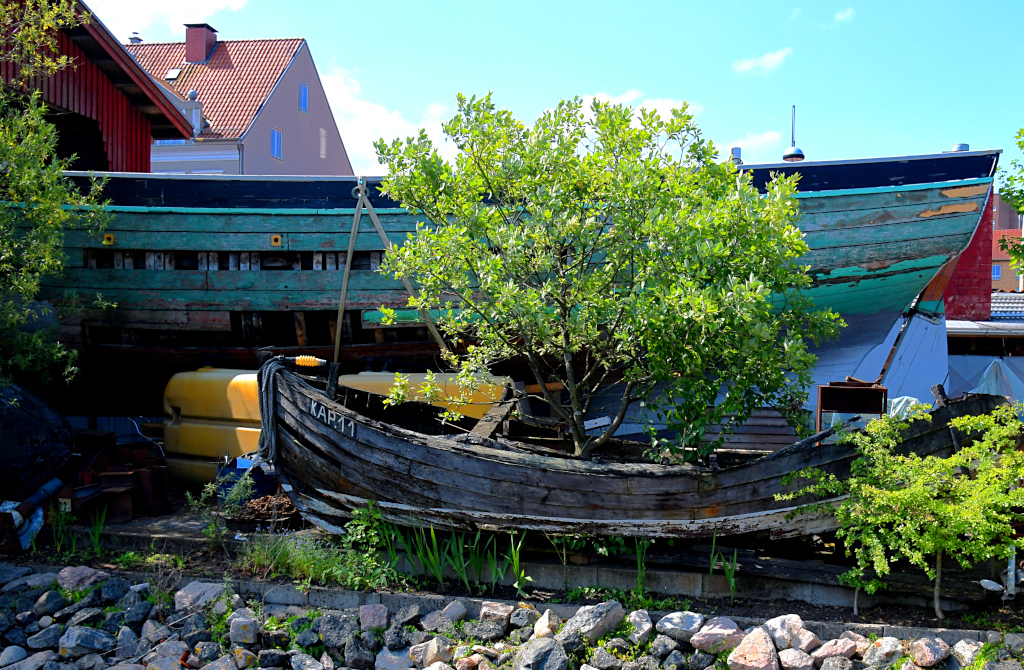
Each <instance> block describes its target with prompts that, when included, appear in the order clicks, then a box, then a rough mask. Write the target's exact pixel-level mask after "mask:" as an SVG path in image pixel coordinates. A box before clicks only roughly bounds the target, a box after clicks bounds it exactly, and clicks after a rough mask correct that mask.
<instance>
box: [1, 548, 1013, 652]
mask: <svg viewBox="0 0 1024 670" xmlns="http://www.w3.org/2000/svg"><path fill="white" fill-rule="evenodd" d="M0 567H4V566H0ZM4 576H6V577H10V578H11V579H12V581H9V582H8V583H7V584H6V585H4V587H3V590H2V591H0V669H2V670H145V668H147V667H148V668H149V669H150V670H249V669H250V668H266V669H267V670H350V669H351V670H411V669H415V670H498V669H501V670H726V668H728V670H927V669H934V670H962V669H964V668H966V667H967V666H970V665H972V664H974V662H975V659H976V658H978V654H979V653H980V652H981V651H982V643H981V642H977V641H970V640H961V641H959V642H957V643H956V644H955V645H953V646H952V647H951V646H950V645H949V644H947V643H946V642H945V641H943V640H942V639H939V638H937V637H920V638H917V639H913V640H899V639H896V638H893V637H883V638H879V639H871V640H869V639H867V638H865V637H863V636H861V635H858V634H857V633H854V632H850V631H847V632H844V633H843V634H842V635H840V636H839V637H838V638H836V639H829V640H824V641H823V640H821V639H819V638H818V636H817V635H815V634H814V632H812V631H810V630H808V629H807V628H805V626H804V622H803V621H802V620H801V619H800V617H798V616H796V615H786V616H781V617H776V618H774V619H771V620H769V621H766V622H765V623H764V624H762V625H760V626H755V627H752V628H748V629H747V630H745V631H744V630H742V629H741V628H740V627H739V626H738V625H737V624H736V622H735V621H733V620H731V619H729V618H727V617H713V618H711V619H705V617H704V616H702V615H701V614H698V613H695V612H672V613H669V614H667V615H665V616H661V617H660V618H657V619H656V620H655V619H654V618H652V617H651V615H650V613H648V612H646V611H644V610H637V611H633V612H628V613H627V612H625V611H624V610H623V608H622V605H620V604H619V603H618V602H615V601H613V600H609V601H607V602H603V603H600V604H598V605H591V606H586V607H581V608H580V609H579V610H578V611H577V612H576V614H575V615H574V616H572V617H571V618H570V619H568V620H566V621H562V620H561V619H560V618H559V617H558V616H556V615H555V613H554V612H552V611H551V610H544V611H538V610H537V609H535V608H533V607H532V606H529V605H525V604H520V605H518V606H514V605H510V604H506V603H496V602H485V603H484V604H483V605H482V607H481V610H480V614H479V618H478V619H476V620H471V621H468V620H467V615H468V612H467V607H466V605H465V604H463V603H461V602H459V601H457V600H456V601H453V602H451V603H449V604H448V605H447V606H446V607H445V608H444V609H441V610H436V611H430V612H427V611H424V610H423V608H422V607H421V606H420V605H415V604H414V605H409V606H406V607H403V608H402V609H400V610H399V611H397V612H392V611H390V610H389V609H388V608H387V607H386V606H384V605H379V604H377V605H363V606H362V607H358V608H353V609H349V610H343V611H328V612H324V613H313V614H311V615H310V616H293V617H292V618H290V619H288V621H287V622H284V623H278V624H277V625H272V623H273V622H271V621H266V620H262V619H261V618H260V617H259V616H257V615H256V613H255V612H254V611H253V610H251V609H249V608H247V607H245V604H244V603H243V602H242V599H241V598H240V597H239V596H237V595H233V594H231V593H226V592H225V590H224V585H222V584H217V583H211V582H200V581H196V582H192V583H190V584H188V585H186V586H185V587H184V588H182V589H181V590H180V591H178V592H177V593H176V594H174V598H173V605H172V603H171V600H170V598H169V597H165V598H164V599H163V600H161V599H160V598H159V597H157V596H158V595H159V594H156V593H151V592H150V586H149V584H145V583H143V584H131V583H129V582H128V581H126V580H124V579H122V578H121V577H116V576H110V575H108V574H106V573H104V572H101V571H97V570H94V569H92V568H88V567H74V568H66V569H64V570H62V571H61V572H59V573H56V574H43V575H28V574H21V573H19V574H12V573H10V572H8V573H6V574H4ZM987 635H988V636H989V637H988V641H989V642H990V643H993V645H994V646H990V647H989V648H988V651H987V652H986V653H987V654H988V656H985V658H989V657H991V656H993V655H994V656H995V660H992V661H988V662H986V663H985V664H984V665H983V666H982V670H1024V668H1022V666H1021V664H1020V663H1019V662H1018V660H1015V657H1018V656H1019V654H1021V653H1022V652H1024V636H1021V635H1007V636H1006V639H1005V640H1004V639H1003V637H1002V636H1001V635H999V634H998V633H989V634H987ZM1018 638H1019V639H1018ZM993 650H997V653H995V654H992V653H991V652H992V651H993Z"/></svg>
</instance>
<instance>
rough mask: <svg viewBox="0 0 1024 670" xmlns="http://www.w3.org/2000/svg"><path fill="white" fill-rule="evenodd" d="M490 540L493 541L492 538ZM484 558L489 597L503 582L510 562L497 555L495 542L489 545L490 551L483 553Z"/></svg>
mask: <svg viewBox="0 0 1024 670" xmlns="http://www.w3.org/2000/svg"><path fill="white" fill-rule="evenodd" d="M491 539H492V540H495V538H494V537H493V536H492V537H491ZM485 557H486V559H487V569H488V572H490V575H491V595H494V591H495V589H497V588H498V585H499V584H501V583H502V582H503V581H505V575H506V574H507V573H508V568H509V565H510V563H511V561H510V560H509V558H508V556H507V555H505V554H499V553H498V542H497V540H495V541H494V542H492V543H491V545H490V551H489V552H486V553H485ZM499 558H500V559H501V560H499Z"/></svg>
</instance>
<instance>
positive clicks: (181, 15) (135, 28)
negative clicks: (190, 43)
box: [88, 0, 248, 42]
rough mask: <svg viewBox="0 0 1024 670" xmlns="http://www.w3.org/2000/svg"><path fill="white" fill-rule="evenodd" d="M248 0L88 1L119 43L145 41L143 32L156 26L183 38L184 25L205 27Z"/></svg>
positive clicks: (237, 8) (240, 6)
mask: <svg viewBox="0 0 1024 670" xmlns="http://www.w3.org/2000/svg"><path fill="white" fill-rule="evenodd" d="M247 2H248V0H171V1H169V2H168V1H166V0H165V1H164V2H153V1H152V0H141V1H140V0H90V2H89V3H88V5H89V9H90V10H92V12H93V13H94V14H95V15H96V16H97V18H99V20H100V21H102V22H103V25H105V26H106V27H107V28H108V29H109V30H110V32H112V33H114V35H115V36H116V37H117V39H119V40H120V41H121V42H127V41H128V37H129V36H130V35H131V34H132V33H133V32H138V33H140V34H141V36H142V38H143V39H145V38H146V32H145V31H146V29H147V28H152V27H154V26H157V25H159V26H160V27H161V28H164V27H165V26H166V27H168V28H170V30H171V32H173V33H177V34H181V35H184V34H185V26H184V24H186V23H204V22H206V21H207V20H208V19H209V18H210V17H211V16H213V15H214V14H215V13H216V12H219V11H221V10H224V9H230V10H232V11H237V10H239V9H241V8H242V7H244V6H245V5H246V3H247Z"/></svg>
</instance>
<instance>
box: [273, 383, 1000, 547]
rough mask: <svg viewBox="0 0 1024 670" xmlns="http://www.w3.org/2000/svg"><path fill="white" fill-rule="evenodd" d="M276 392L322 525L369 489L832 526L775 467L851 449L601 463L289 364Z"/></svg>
mask: <svg viewBox="0 0 1024 670" xmlns="http://www.w3.org/2000/svg"><path fill="white" fill-rule="evenodd" d="M274 401H275V410H276V411H275V416H276V418H277V421H278V424H277V425H278V434H277V437H278V440H277V442H278V449H279V456H278V460H277V467H278V470H279V472H280V473H281V474H282V477H284V479H285V481H286V482H288V483H289V485H290V486H291V487H292V491H291V494H292V497H293V499H294V500H295V501H296V504H297V505H298V506H299V507H300V509H301V510H303V512H304V514H305V515H306V516H307V518H309V519H310V520H311V521H313V522H314V523H319V524H320V525H322V526H324V527H327V526H336V525H340V523H338V521H339V520H340V519H343V518H344V516H345V513H346V510H347V509H349V508H350V507H351V506H352V505H357V504H359V501H361V500H363V499H366V498H369V499H372V500H377V501H379V502H381V504H382V505H381V506H382V509H385V510H390V513H393V514H395V515H398V516H401V517H403V518H404V520H406V521H407V520H409V519H412V518H419V519H420V522H423V521H430V520H435V521H436V520H448V522H450V523H453V524H455V525H457V526H460V527H461V526H474V525H476V526H480V527H487V528H497V527H508V526H516V527H519V528H527V527H530V528H538V529H545V530H557V531H559V532H565V531H572V532H580V531H583V532H592V533H599V534H625V535H638V534H642V535H647V536H652V537H657V536H675V537H699V536H707V535H710V534H712V533H718V534H723V535H724V534H730V533H739V532H749V531H753V530H770V531H772V532H773V533H775V534H777V535H785V534H792V533H797V534H800V533H804V532H809V531H808V528H810V527H812V526H813V527H814V528H817V529H819V530H825V529H828V528H829V527H830V526H829V524H831V523H834V520H829V519H827V518H823V517H822V518H810V517H807V516H802V515H801V516H797V517H795V518H794V519H787V518H786V517H787V516H788V514H789V513H790V512H792V511H794V510H793V507H792V503H784V502H779V501H776V500H775V494H777V493H782V492H787V491H791V490H795V489H794V485H789V486H784V485H783V484H782V478H783V477H784V476H785V475H786V474H788V473H790V472H794V471H797V470H800V469H802V468H806V467H819V468H823V469H825V470H827V471H829V472H832V473H834V474H836V475H837V476H840V477H842V476H845V474H846V473H847V472H848V468H849V463H850V461H851V460H852V458H853V457H854V455H855V454H854V452H853V450H852V448H851V447H850V446H849V445H822V446H819V447H813V446H807V447H802V448H789V449H784V450H781V451H779V452H776V453H775V454H774V455H772V456H770V457H766V458H762V459H758V460H755V461H751V462H749V463H746V464H744V465H740V466H735V467H731V468H726V469H724V470H720V471H717V472H712V471H709V470H705V469H701V468H697V467H694V466H691V465H667V466H662V465H653V464H602V463H595V462H591V461H577V460H574V459H569V458H557V457H551V456H545V455H538V454H534V453H528V452H527V451H526V450H528V446H527V445H521V444H517V443H508V442H505V441H502V440H498V441H494V440H484V439H475V440H474V443H473V444H465V443H460V442H457V441H453V440H450V439H447V438H443V437H434V436H428V435H423V434H420V433H415V432H412V431H408V430H404V429H402V428H399V427H396V426H393V425H389V424H383V423H381V422H378V421H374V420H371V419H368V418H367V417H364V416H362V415H360V414H358V413H356V412H354V411H352V410H349V409H347V408H345V407H343V406H341V405H339V404H337V403H334V402H332V401H329V400H327V399H326V398H325V397H324V396H323V395H322V394H321V393H320V392H319V391H316V390H315V389H312V388H310V387H307V386H305V385H303V384H302V383H301V382H300V381H299V380H298V378H297V377H295V376H294V375H292V374H291V373H287V372H283V373H281V374H280V376H279V379H278V394H277V396H276V397H275V399H274ZM1003 403H1005V399H1003V398H1001V397H997V396H970V397H968V398H966V399H964V400H961V401H959V402H956V403H952V404H950V405H949V406H947V407H944V408H940V409H938V410H936V411H935V412H934V413H933V419H932V421H930V422H928V421H920V422H917V423H916V424H914V426H912V428H911V429H910V430H909V431H908V433H907V436H906V441H905V442H904V444H905V445H906V446H907V448H913V449H914V450H915V451H916V452H918V453H925V454H927V453H942V451H943V450H946V449H949V448H951V444H950V437H949V430H948V429H947V427H946V426H947V425H948V422H949V420H950V418H952V417H953V416H958V415H962V414H973V413H979V412H984V411H989V410H991V409H992V408H994V407H996V406H997V405H999V404H1003ZM328 412H329V414H328ZM503 444H508V445H509V447H513V446H515V447H519V448H520V449H522V450H521V451H516V450H512V449H509V448H503ZM396 484H398V485H397V486H396ZM797 502H798V503H800V502H810V501H809V500H807V501H797ZM386 513H389V512H387V511H386ZM431 522H433V521H431ZM325 524H326V525H325ZM833 527H834V526H833Z"/></svg>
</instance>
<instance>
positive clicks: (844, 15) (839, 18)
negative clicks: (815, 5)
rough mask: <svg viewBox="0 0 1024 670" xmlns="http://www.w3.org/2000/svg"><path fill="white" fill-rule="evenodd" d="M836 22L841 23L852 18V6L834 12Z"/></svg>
mask: <svg viewBox="0 0 1024 670" xmlns="http://www.w3.org/2000/svg"><path fill="white" fill-rule="evenodd" d="M835 18H836V23H843V22H844V21H852V20H853V7H847V8H846V9H844V10H843V11H841V12H836V16H835Z"/></svg>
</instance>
